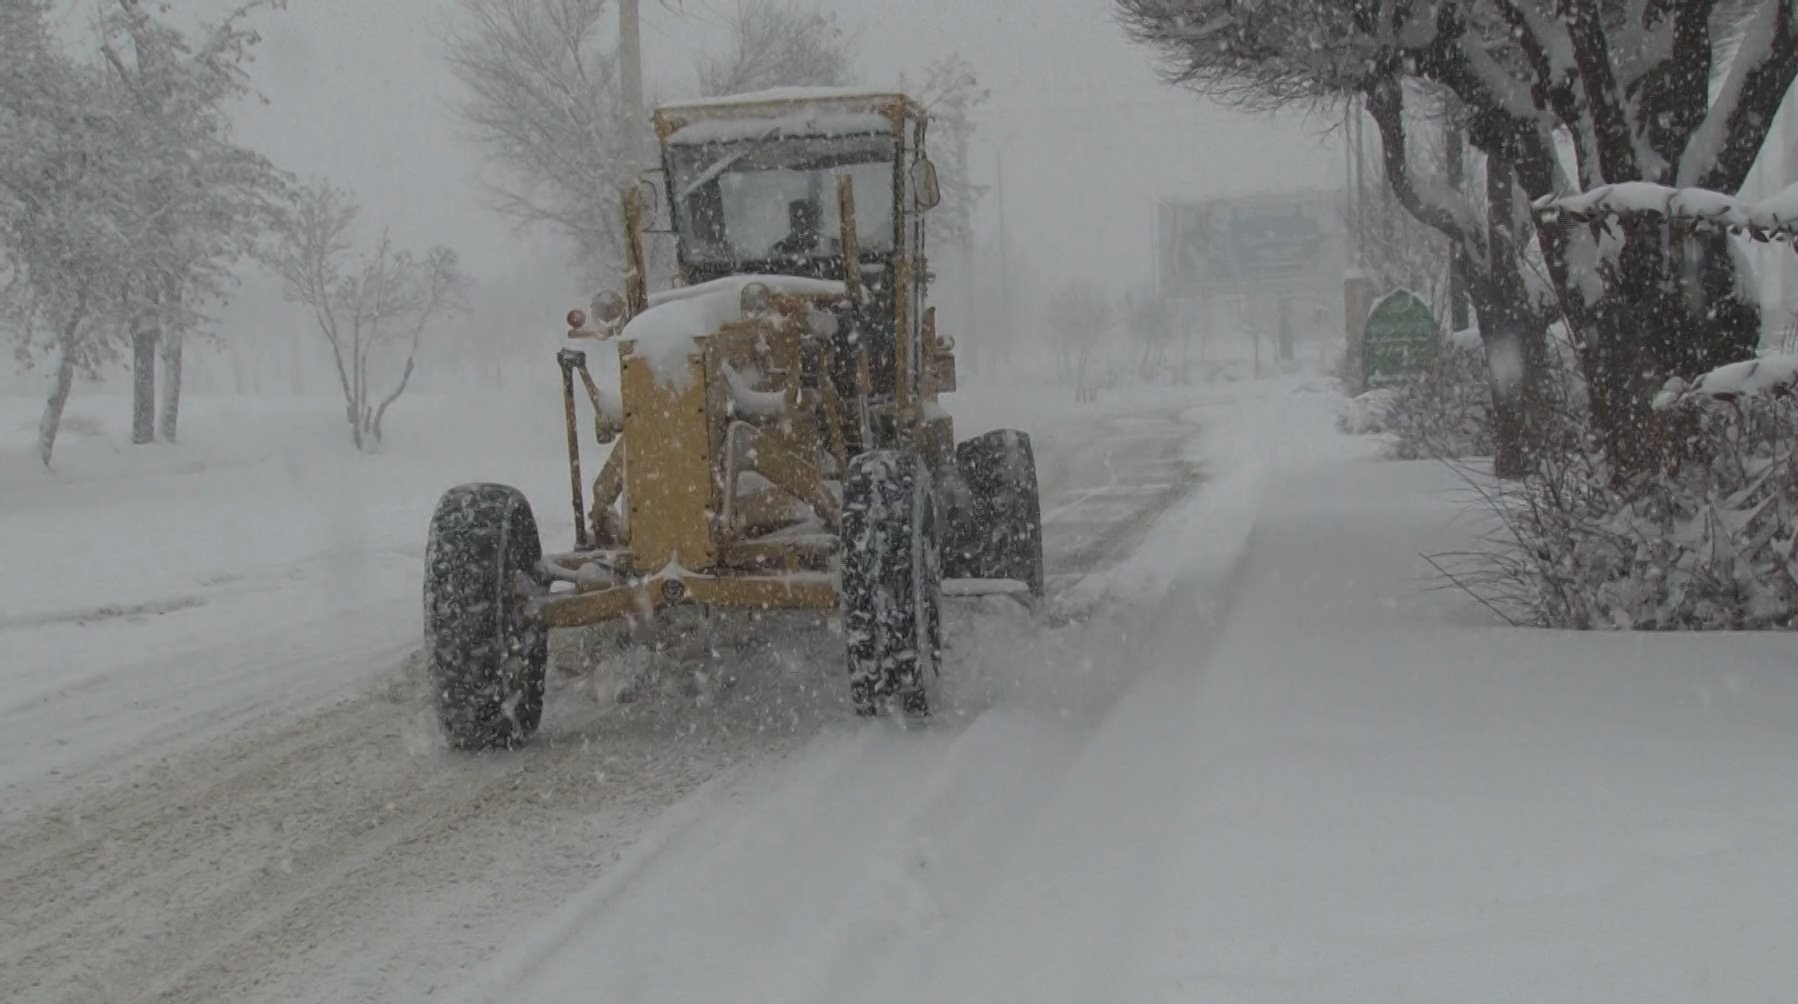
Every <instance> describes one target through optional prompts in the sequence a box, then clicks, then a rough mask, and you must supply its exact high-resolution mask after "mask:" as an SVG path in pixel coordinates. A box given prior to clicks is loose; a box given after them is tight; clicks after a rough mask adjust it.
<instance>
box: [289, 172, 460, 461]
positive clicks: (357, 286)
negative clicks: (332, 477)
mask: <svg viewBox="0 0 1798 1004" xmlns="http://www.w3.org/2000/svg"><path fill="white" fill-rule="evenodd" d="M358 214H359V209H358V207H357V205H356V202H355V200H354V199H353V198H351V197H350V195H349V194H348V193H346V192H343V191H342V190H340V189H337V188H334V187H332V186H331V185H329V184H327V183H324V182H314V183H313V184H311V185H308V186H306V188H305V189H304V190H302V191H301V192H300V193H299V195H298V198H297V200H296V205H295V207H294V211H293V215H292V219H291V221H290V222H289V224H288V226H287V228H286V230H285V232H284V233H283V234H282V237H281V240H280V242H279V244H278V246H277V247H276V249H275V250H274V253H273V254H272V256H271V263H272V265H273V266H274V269H275V271H276V273H277V274H279V275H280V276H281V278H282V280H283V282H284V283H285V284H286V289H287V296H288V297H289V299H291V300H292V301H294V302H296V303H300V304H304V305H305V306H306V307H307V308H309V309H310V310H311V311H312V316H313V319H314V321H315V322H316V323H317V325H318V332H319V335H320V337H321V338H322V339H323V340H324V342H325V345H326V346H327V347H328V348H329V349H330V350H331V361H332V362H333V363H334V364H335V365H336V367H337V378H338V381H339V384H340V386H341V388H342V391H343V402H344V413H345V416H346V417H347V418H348V419H349V424H350V438H351V440H352V441H353V442H354V443H355V444H356V447H357V449H367V448H370V447H373V446H378V445H379V444H380V442H381V421H382V419H383V418H385V417H386V415H387V409H388V408H389V407H391V406H392V405H393V403H394V402H395V401H397V400H399V398H400V395H401V394H404V393H405V392H406V387H407V385H408V384H409V383H411V380H412V371H413V367H414V366H415V365H416V361H417V358H418V349H419V344H420V342H421V341H422V339H423V337H424V334H425V331H426V329H427V328H428V327H429V326H430V324H431V322H432V321H434V320H437V319H439V318H441V317H442V316H444V315H445V314H448V313H450V312H452V311H457V310H461V309H463V291H464V289H465V287H466V285H467V279H466V277H465V276H464V275H463V273H462V269H461V266H460V265H459V264H458V262H457V260H456V253H455V252H454V251H452V250H450V249H449V248H447V247H441V246H439V247H435V248H432V249H431V250H430V251H428V252H426V253H425V255H424V256H423V257H422V258H419V257H414V256H413V255H412V254H411V253H410V252H407V251H402V250H399V249H397V248H395V247H394V246H393V242H392V240H391V239H390V238H389V237H388V235H387V234H386V233H385V232H383V233H382V234H381V236H380V238H379V239H377V240H376V242H375V244H374V247H373V248H372V249H371V250H369V251H367V252H365V253H359V252H357V250H356V246H355V234H354V231H355V226H356V218H357V216H358ZM395 366H397V367H398V370H399V372H398V375H397V376H393V375H389V378H388V380H387V381H383V382H381V383H380V387H381V388H384V389H377V380H378V379H379V378H380V376H381V374H382V372H383V371H386V372H388V373H389V374H391V370H392V369H393V368H394V367H395Z"/></svg>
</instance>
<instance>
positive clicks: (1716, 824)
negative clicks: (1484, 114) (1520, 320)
mask: <svg viewBox="0 0 1798 1004" xmlns="http://www.w3.org/2000/svg"><path fill="white" fill-rule="evenodd" d="M960 397H961V398H962V400H958V401H955V402H953V403H952V409H953V410H954V411H955V412H956V414H957V416H958V424H959V427H960V428H961V430H962V431H963V432H964V433H968V432H973V431H977V430H979V429H982V428H986V427H989V426H992V425H999V424H1007V425H1011V424H1015V425H1019V426H1021V427H1024V428H1027V429H1031V430H1032V431H1033V432H1034V433H1035V434H1036V440H1037V448H1038V451H1039V455H1040V457H1041V463H1042V472H1043V481H1044V487H1045V494H1046V497H1045V513H1046V515H1047V518H1048V524H1049V525H1048V548H1049V552H1050V561H1051V572H1052V583H1053V585H1052V589H1053V591H1054V593H1055V595H1056V601H1055V602H1054V603H1053V604H1051V609H1050V610H1049V611H1048V612H1047V614H1046V615H1045V616H1044V617H1043V618H1042V619H1041V620H1039V621H1034V622H1033V621H1031V620H1030V619H1028V618H1026V617H1025V616H1024V615H1023V614H1022V612H1021V611H1019V610H1016V609H1014V607H1013V606H1012V605H1009V604H1008V603H1007V602H1006V601H1004V600H1000V599H988V600H982V601H970V604H969V605H972V606H974V609H972V610H965V609H964V610H963V611H962V613H960V614H958V615H957V616H956V618H955V620H954V623H953V625H952V627H953V631H952V643H953V645H954V650H953V652H952V658H951V665H952V667H953V668H952V670H951V675H950V678H949V679H948V681H947V686H948V688H949V692H950V696H951V698H952V710H951V712H950V713H949V714H946V715H943V716H940V717H939V718H938V719H936V720H935V721H934V722H932V723H931V724H930V725H928V726H926V727H922V728H918V727H913V728H905V727H901V726H899V725H897V724H894V723H867V722H857V721H854V720H852V719H850V718H849V717H848V716H847V715H846V713H845V710H844V695H843V693H842V687H841V680H840V664H839V661H838V657H837V654H836V653H837V649H836V645H837V644H838V643H837V642H836V641H835V640H834V639H832V638H831V637H830V636H829V634H828V632H827V631H823V630H812V631H792V630H789V628H788V625H786V624H779V625H759V626H754V627H753V628H752V629H751V630H747V631H741V630H724V631H722V632H721V633H720V634H719V635H715V636H705V635H702V634H701V633H699V632H692V633H690V634H689V635H688V636H687V637H685V638H675V639H674V641H673V644H671V649H670V651H668V652H665V653H663V654H662V655H661V656H660V657H653V658H652V657H646V656H644V655H642V654H641V653H638V654H635V655H629V654H618V653H613V652H607V651H605V650H603V648H595V647H593V646H591V645H584V644H577V643H574V642H565V643H564V644H563V652H562V654H563V655H571V654H573V653H574V652H575V650H576V649H582V648H585V649H587V650H588V651H587V653H586V654H587V655H589V656H590V657H593V656H596V657H598V659H599V663H600V666H599V668H597V669H595V668H592V667H590V666H576V668H575V669H573V670H572V671H569V672H558V673H557V674H556V675H555V676H554V678H553V679H552V683H551V693H550V700H549V714H548V718H547V720H546V722H545V726H544V731H543V734H542V737H541V738H540V740H539V741H538V742H536V743H534V744H533V745H532V746H531V747H530V748H528V749H526V750H524V751H521V752H520V753H517V754H512V755H503V756H482V757H462V756H452V755H450V754H447V753H445V752H443V751H442V750H441V749H439V748H438V746H437V744H436V742H435V739H434V736H433V734H432V730H431V728H430V726H429V715H428V712H427V711H426V710H425V707H424V705H423V704H422V702H421V701H420V700H419V699H418V694H417V687H416V675H415V673H414V670H415V669H416V665H415V656H414V650H415V648H416V644H417V634H418V627H419V624H418V616H419V614H418V599H417V589H418V585H417V582H418V573H419V568H418V565H419V557H420V553H421V550H422V531H423V527H424V523H425V519H426V517H427V516H428V513H429V510H430V507H431V506H432V504H433V503H434V501H435V498H436V494H437V492H438V491H440V490H441V488H442V487H444V486H445V485H447V484H449V483H452V482H454V481H457V480H463V479H468V478H474V477H482V478H495V479H501V480H512V481H515V482H516V483H518V484H520V485H521V486H522V487H524V488H525V489H526V490H527V492H529V493H530V494H531V496H532V497H533V499H537V500H539V501H538V505H537V508H538V509H539V512H540V513H541V515H542V518H543V519H544V522H545V523H546V531H545V532H546V535H548V536H549V537H550V538H551V539H552V540H558V539H565V538H566V536H567V534H568V531H567V518H566V517H565V516H562V515H561V514H560V511H559V510H560V509H561V508H562V506H561V505H560V504H558V502H557V500H559V499H561V498H562V495H563V485H562V483H561V479H562V477H563V474H562V471H563V470H564V468H562V467H561V466H560V461H559V460H558V459H557V454H558V452H559V445H558V444H559V442H560V439H559V435H558V434H557V422H558V420H559V416H558V415H557V414H556V408H555V402H554V401H553V399H552V400H549V401H543V402H534V401H527V402H522V403H521V402H520V401H518V400H489V401H480V400H474V401H469V400H453V401H452V400H442V401H431V400H427V399H422V398H421V399H420V400H419V401H416V402H407V404H409V405H411V407H409V408H407V409H405V410H403V411H400V412H397V413H396V414H398V415H400V416H401V420H400V422H399V424H398V425H396V427H395V431H394V432H393V433H392V435H391V437H390V439H391V442H390V444H389V447H388V449H387V451H386V452H385V453H384V455H382V456H379V457H362V456H358V455H355V454H354V453H353V452H351V451H350V450H349V449H348V447H347V444H345V445H343V446H342V447H341V448H340V449H334V448H332V446H333V444H336V443H337V442H338V441H339V440H340V439H343V438H345V437H343V436H342V433H341V431H339V430H338V428H337V426H336V424H335V423H336V422H339V421H341V419H340V418H339V417H338V416H337V415H336V414H334V413H333V412H332V411H331V409H330V408H329V406H328V404H325V403H320V404H315V405H314V404H309V405H295V406H292V407H276V406H271V405H266V404H265V405H257V406H254V407H252V406H251V405H249V404H247V403H244V402H197V403H196V406H195V407H194V409H192V411H191V413H190V416H189V423H188V427H189V438H190V440H191V442H189V443H187V444H184V445H182V446H180V447H175V448H164V447H159V448H157V449H156V450H139V449H132V448H128V447H122V446H117V445H115V444H116V442H117V435H118V433H119V432H120V430H122V428H123V424H122V415H120V414H118V413H117V412H116V410H115V411H112V412H106V413H101V411H99V410H94V409H96V408H98V407H99V406H96V405H94V404H93V403H92V402H88V403H86V404H85V405H81V406H78V407H77V409H76V411H77V413H78V414H87V415H88V417H90V418H98V420H99V426H100V427H99V433H100V434H99V435H98V436H92V437H87V438H81V437H77V438H74V439H71V440H70V441H69V442H68V443H66V444H65V447H66V448H65V450H64V451H63V456H64V459H63V461H61V462H60V463H59V469H58V471H57V472H56V473H55V474H53V475H47V474H44V473H43V472H41V471H39V470H35V469H33V468H32V467H31V463H32V461H31V460H30V459H29V457H28V454H27V447H26V444H27V443H28V440H29V429H28V428H23V427H24V426H27V425H28V424H29V421H30V418H31V415H30V412H29V409H28V407H27V404H28V403H26V404H21V405H19V406H18V407H17V408H16V410H14V411H6V412H4V420H5V422H7V423H8V424H7V425H6V426H5V427H4V431H6V432H8V433H16V434H14V435H13V439H10V440H6V441H5V442H7V444H8V445H7V446H5V447H4V451H3V452H0V476H3V480H0V535H3V538H0V561H3V562H4V563H5V566H6V567H5V568H4V570H3V571H4V574H0V583H3V584H4V585H3V586H0V588H4V590H5V592H4V593H3V594H0V902H3V903H5V904H6V908H5V909H4V910H0V999H4V1000H21V1001H31V1002H37V1001H64V1000H70V1001H74V1000H80V1001H94V1000H158V999H165V1000H266V1001H289V1000H321V1001H322V1000H329V1001H339V1000H371V1001H372V1000H381V1001H389V1000H396V1001H397V1000H423V999H426V998H431V999H440V998H449V999H463V1000H468V1001H471V1002H472V1001H489V1000H502V999H503V1000H530V1001H559V1000H569V1001H574V1000H580V1001H621V1002H622V1001H656V1002H678V1001H706V1002H708V1004H709V1002H714V1001H719V1000H733V1001H738V1000H741V1001H783V1002H785V1001H809V1000H816V1001H826V1000H829V1001H837V1000H868V1001H882V1000H900V999H904V1000H908V1001H933V1000H970V1001H973V1000H979V1001H993V1002H999V1001H1009V1000H1019V1001H1024V1000H1028V1001H1032V1002H1041V1001H1060V1000H1066V1001H1082V1002H1087V1001H1093V1000H1118V1001H1143V1000H1169V1001H1172V1000H1194V1001H1199V1000H1202V1001H1270V1002H1271V1001H1280V1002H1291V1001H1306V1000H1317V1001H1326V1000H1327V1001H1360V1000H1365V1001H1376V1000H1377V1001H1382V1002H1385V1001H1393V1000H1417V1001H1440V1000H1458V1001H1507V1002H1509V1001H1515V1000H1518V999H1522V998H1528V999H1530V1000H1532V1001H1561V1000H1564V1001H1570V1002H1571V1001H1580V1002H1590V1001H1620V1002H1621V1001H1628V1002H1631V1004H1637V1002H1642V1001H1656V1000H1665V1001H1680V1002H1691V1001H1712V1000H1714V1001H1719V1002H1721V1001H1730V1002H1738V1001H1742V1000H1777V999H1782V998H1783V997H1784V996H1786V994H1787V993H1788V987H1789V986H1790V984H1791V980H1790V972H1791V969H1792V967H1791V963H1790V960H1791V959H1792V958H1794V957H1798V908H1794V907H1793V906H1792V902H1791V898H1792V896H1791V894H1792V891H1793V890H1794V889H1798V854H1794V853H1793V852H1792V850H1791V848H1792V846H1793V845H1794V843H1795V841H1798V673H1794V672H1793V671H1792V669H1791V667H1792V666H1793V664H1794V661H1795V660H1794V657H1795V656H1798V645H1795V644H1794V643H1793V641H1792V640H1791V639H1788V638H1786V637H1784V636H1778V635H1733V636H1730V635H1715V636H1704V637H1697V636H1638V635H1585V636H1573V635H1565V634H1554V633H1547V632H1539V631H1531V630H1520V629H1513V628H1508V627H1502V626H1499V625H1496V624H1493V623H1491V622H1490V620H1489V619H1488V618H1487V617H1485V616H1483V615H1482V614H1481V613H1480V612H1479V610H1478V608H1477V607H1476V606H1475V605H1474V604H1472V603H1471V602H1470V601H1468V600H1466V599H1465V598H1463V597H1460V596H1458V595H1455V594H1453V593H1446V592H1440V591H1432V590H1431V589H1430V586H1431V582H1430V581H1429V580H1428V578H1427V565H1425V563H1424V562H1422V561H1421V559H1420V558H1419V554H1420V553H1421V552H1427V551H1433V550H1444V549H1455V548H1458V547H1462V546H1465V544H1466V542H1467V540H1468V537H1469V535H1470V534H1471V533H1472V532H1473V531H1474V529H1475V528H1474V527H1473V526H1472V525H1471V524H1470V523H1469V521H1468V519H1467V517H1466V516H1465V515H1464V514H1463V513H1462V512H1461V510H1460V509H1459V508H1458V499H1459V493H1458V492H1457V489H1458V488H1459V484H1458V482H1457V481H1456V479H1455V476H1454V475H1453V474H1451V473H1449V472H1447V471H1446V470H1444V469H1442V468H1440V467H1438V466H1436V465H1432V464H1428V463H1422V464H1393V463H1386V462H1380V461H1377V460H1374V459H1372V458H1371V457H1370V456H1369V453H1370V451H1371V447H1372V445H1373V444H1372V443H1371V441H1369V440H1365V439H1353V438H1349V437H1344V436H1341V435H1340V434H1338V433H1337V432H1336V431H1335V430H1334V421H1333V420H1334V415H1335V412H1336V409H1337V408H1338V407H1339V406H1340V403H1341V399H1340V397H1339V396H1338V395H1337V394H1336V393H1334V391H1333V390H1331V389H1330V387H1329V385H1328V383H1327V382H1325V381H1323V380H1321V379H1311V378H1302V377H1301V378H1283V379H1280V380H1272V381H1267V382H1259V383H1256V382H1245V383H1236V384H1219V385H1216V386H1211V387H1201V388H1194V389H1191V390H1187V391H1171V390H1163V391H1154V392H1143V391H1137V390H1130V391H1125V390H1122V389H1120V390H1119V391H1117V392H1116V393H1107V394H1106V395H1104V396H1103V397H1102V398H1101V401H1100V403H1099V404H1098V405H1097V406H1087V407H1076V406H1074V405H1073V404H1072V403H1071V401H1070V400H1069V397H1070V395H1069V394H1068V393H1067V392H1066V391H1065V390H1064V391H1045V390H1043V389H1040V388H1010V389H1002V390H998V391H991V390H985V391H977V392H971V393H964V394H963V395H960ZM83 407H85V408H87V409H89V411H88V412H83V411H82V408H83ZM545 409H547V411H546V410H545ZM171 458H172V459H171ZM1195 472H1196V474H1197V476H1198V477H1199V478H1200V481H1199V487H1198V489H1197V490H1196V491H1190V492H1189V491H1188V490H1187V489H1188V487H1189V486H1190V484H1191V482H1192V479H1193V477H1194V475H1195ZM741 627H742V626H741V625H739V626H738V628H741ZM771 639H778V642H776V641H774V640H771ZM621 689H623V690H626V691H628V692H629V693H630V694H631V695H632V696H633V697H634V700H631V701H629V702H628V703H620V702H619V701H618V700H617V695H618V694H619V692H620V690H621Z"/></svg>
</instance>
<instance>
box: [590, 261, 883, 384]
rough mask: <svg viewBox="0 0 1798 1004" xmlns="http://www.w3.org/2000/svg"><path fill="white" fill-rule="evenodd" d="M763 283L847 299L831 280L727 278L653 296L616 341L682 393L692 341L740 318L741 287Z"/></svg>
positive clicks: (793, 292) (804, 293) (841, 287)
mask: <svg viewBox="0 0 1798 1004" xmlns="http://www.w3.org/2000/svg"><path fill="white" fill-rule="evenodd" d="M754 282H759V283H763V284H765V285H766V286H767V287H768V288H769V289H772V290H774V291H775V292H776V293H788V294H791V295H795V296H847V295H848V292H849V291H848V287H846V286H844V285H843V284H842V283H840V282H837V281H835V280H831V279H805V278H800V277H798V276H791V275H730V276H725V277H724V278H722V279H713V280H712V281H711V282H702V283H699V284H698V285H695V286H682V287H679V288H676V289H669V290H663V291H661V292H658V293H652V294H651V295H650V297H649V309H648V310H645V311H644V312H643V313H641V314H638V315H637V316H636V317H633V318H631V320H630V323H628V324H626V325H625V326H624V331H623V332H622V333H620V335H619V339H620V340H621V341H626V342H635V343H636V344H635V345H634V346H633V347H632V348H631V351H630V353H629V354H630V356H631V357H632V358H636V359H641V360H643V361H644V362H646V363H648V364H649V369H650V372H652V373H654V374H655V376H656V380H657V381H658V382H660V383H661V384H663V385H664V386H667V387H671V388H674V389H675V390H685V389H686V384H687V380H688V379H689V377H690V375H691V374H690V373H689V372H688V370H687V358H688V357H689V356H690V355H692V354H693V352H694V351H695V350H696V349H697V348H698V345H697V344H696V343H695V342H694V338H696V337H698V336H700V335H709V334H712V333H713V332H716V331H717V330H718V329H719V328H721V327H723V326H724V325H726V324H730V323H733V322H736V321H740V320H742V319H743V287H745V286H747V285H749V284H750V283H754Z"/></svg>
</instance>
